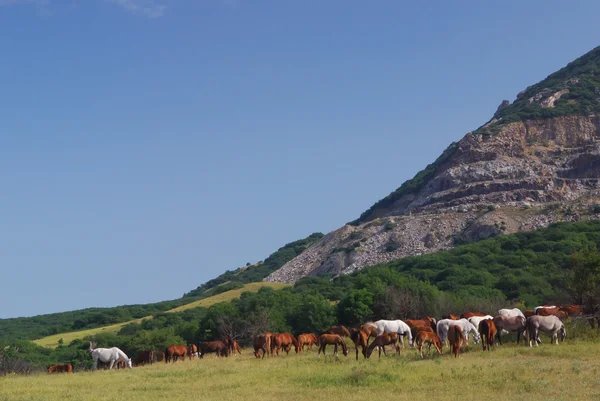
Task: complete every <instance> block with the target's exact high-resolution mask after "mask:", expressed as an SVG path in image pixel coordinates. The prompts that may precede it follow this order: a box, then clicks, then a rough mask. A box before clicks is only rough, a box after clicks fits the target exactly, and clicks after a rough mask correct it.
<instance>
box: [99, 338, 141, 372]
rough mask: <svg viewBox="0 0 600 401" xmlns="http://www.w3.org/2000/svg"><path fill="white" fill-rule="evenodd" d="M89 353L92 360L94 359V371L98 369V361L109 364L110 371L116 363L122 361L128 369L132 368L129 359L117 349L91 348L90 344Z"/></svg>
mask: <svg viewBox="0 0 600 401" xmlns="http://www.w3.org/2000/svg"><path fill="white" fill-rule="evenodd" d="M90 352H91V354H92V358H93V359H94V366H93V367H92V369H94V370H96V368H97V367H98V361H102V362H104V363H109V364H110V365H109V367H108V368H109V369H112V368H113V365H114V364H115V363H117V361H119V360H122V361H125V364H126V365H127V367H128V368H132V364H131V358H129V357H128V356H127V354H126V353H124V352H123V351H121V350H120V349H119V348H117V347H112V348H93V346H92V343H91V342H90Z"/></svg>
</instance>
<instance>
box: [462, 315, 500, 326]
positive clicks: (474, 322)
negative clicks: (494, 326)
mask: <svg viewBox="0 0 600 401" xmlns="http://www.w3.org/2000/svg"><path fill="white" fill-rule="evenodd" d="M486 319H491V320H493V319H494V316H491V315H485V316H473V317H470V318H468V319H467V320H468V321H469V322H471V324H472V325H473V326H475V327H479V323H480V322H481V321H482V320H486Z"/></svg>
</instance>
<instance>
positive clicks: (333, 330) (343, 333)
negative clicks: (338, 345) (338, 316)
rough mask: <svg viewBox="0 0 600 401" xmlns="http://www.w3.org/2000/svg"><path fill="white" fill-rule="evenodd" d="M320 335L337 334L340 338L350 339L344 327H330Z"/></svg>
mask: <svg viewBox="0 0 600 401" xmlns="http://www.w3.org/2000/svg"><path fill="white" fill-rule="evenodd" d="M321 334H337V335H338V336H342V337H350V331H349V330H348V329H347V328H346V327H344V326H331V327H330V328H328V329H327V330H325V331H323V332H322V333H321Z"/></svg>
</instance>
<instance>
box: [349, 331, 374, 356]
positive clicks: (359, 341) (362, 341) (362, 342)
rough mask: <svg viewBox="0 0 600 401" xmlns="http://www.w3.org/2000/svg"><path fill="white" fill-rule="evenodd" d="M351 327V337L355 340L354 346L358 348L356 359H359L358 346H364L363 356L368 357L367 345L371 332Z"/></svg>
mask: <svg viewBox="0 0 600 401" xmlns="http://www.w3.org/2000/svg"><path fill="white" fill-rule="evenodd" d="M362 327H363V326H361V328H360V329H350V338H351V339H352V342H354V348H355V349H356V360H357V361H358V347H361V348H362V354H363V357H365V358H366V357H367V347H368V342H369V337H370V335H369V333H367V332H366V331H365V330H363V329H362Z"/></svg>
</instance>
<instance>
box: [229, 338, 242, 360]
mask: <svg viewBox="0 0 600 401" xmlns="http://www.w3.org/2000/svg"><path fill="white" fill-rule="evenodd" d="M229 351H230V352H231V355H232V356H235V353H236V352H237V353H238V354H240V355H242V347H240V343H238V342H237V340H236V339H234V338H232V339H231V341H230V342H229Z"/></svg>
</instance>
